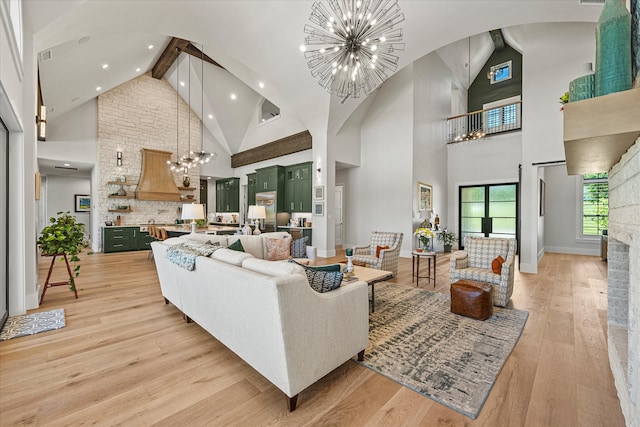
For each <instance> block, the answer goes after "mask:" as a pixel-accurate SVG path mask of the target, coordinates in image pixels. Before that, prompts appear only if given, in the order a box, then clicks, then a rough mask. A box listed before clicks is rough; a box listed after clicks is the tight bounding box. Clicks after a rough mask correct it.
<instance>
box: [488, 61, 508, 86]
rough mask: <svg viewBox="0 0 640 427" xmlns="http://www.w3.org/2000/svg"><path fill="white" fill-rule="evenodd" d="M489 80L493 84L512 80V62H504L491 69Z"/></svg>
mask: <svg viewBox="0 0 640 427" xmlns="http://www.w3.org/2000/svg"><path fill="white" fill-rule="evenodd" d="M489 79H490V80H491V84H495V83H500V82H503V81H505V80H509V79H511V61H507V62H503V63H502V64H498V65H494V66H493V67H491V70H490V71H489Z"/></svg>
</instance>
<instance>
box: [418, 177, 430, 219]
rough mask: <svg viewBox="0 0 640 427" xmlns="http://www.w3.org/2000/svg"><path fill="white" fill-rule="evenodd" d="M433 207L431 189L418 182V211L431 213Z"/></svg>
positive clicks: (427, 185)
mask: <svg viewBox="0 0 640 427" xmlns="http://www.w3.org/2000/svg"><path fill="white" fill-rule="evenodd" d="M432 206H433V187H431V186H430V185H429V184H425V183H423V182H418V211H421V212H422V211H431V210H432Z"/></svg>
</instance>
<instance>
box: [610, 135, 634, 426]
mask: <svg viewBox="0 0 640 427" xmlns="http://www.w3.org/2000/svg"><path fill="white" fill-rule="evenodd" d="M608 270H609V272H608V273H609V279H608V280H609V284H608V297H607V301H608V314H607V316H608V346H609V360H610V364H611V371H612V372H613V377H614V379H615V383H616V388H617V390H618V397H619V398H620V406H621V408H622V413H623V414H624V416H625V419H626V423H627V425H629V426H640V354H638V353H640V139H638V140H636V143H635V144H634V145H633V146H632V147H631V148H630V149H629V150H628V151H627V152H626V153H625V154H624V155H623V156H622V158H621V159H620V161H619V162H618V163H617V164H616V165H615V166H614V167H613V168H612V169H611V170H610V171H609V251H608Z"/></svg>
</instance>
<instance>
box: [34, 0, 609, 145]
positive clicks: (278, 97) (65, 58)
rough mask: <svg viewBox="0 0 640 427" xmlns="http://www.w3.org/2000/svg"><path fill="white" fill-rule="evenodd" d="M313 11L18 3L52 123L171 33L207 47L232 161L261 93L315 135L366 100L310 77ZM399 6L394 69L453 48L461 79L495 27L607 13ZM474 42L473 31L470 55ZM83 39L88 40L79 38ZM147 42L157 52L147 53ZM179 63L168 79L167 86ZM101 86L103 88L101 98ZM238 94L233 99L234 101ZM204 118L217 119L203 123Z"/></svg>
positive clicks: (196, 72)
mask: <svg viewBox="0 0 640 427" xmlns="http://www.w3.org/2000/svg"><path fill="white" fill-rule="evenodd" d="M312 4H313V1H309V0H299V1H286V0H281V1H261V0H246V1H232V0H227V1H223V0H220V1H189V0H183V1H154V0H146V1H142V0H133V1H124V0H123V1H121V0H111V1H101V0H93V1H82V0H64V1H61V0H29V1H24V2H23V6H24V12H25V16H24V18H25V25H27V26H28V27H31V28H32V29H33V31H34V44H35V49H36V51H38V52H41V51H43V50H48V49H51V53H52V59H51V60H48V61H40V65H41V69H40V72H41V75H40V78H41V83H42V90H43V98H44V101H45V104H46V105H47V107H48V108H49V109H50V111H49V118H50V119H55V117H56V115H60V114H63V113H65V112H68V111H70V110H71V109H73V108H75V106H76V105H81V104H82V103H84V102H86V101H87V100H89V99H91V98H93V97H95V96H97V95H98V94H99V93H100V92H104V91H108V90H110V89H112V88H114V87H116V86H118V85H120V84H122V83H124V82H126V81H128V80H130V79H132V78H134V77H136V76H137V75H139V73H143V72H146V71H149V70H150V68H151V67H152V66H153V64H154V63H155V61H156V59H157V58H158V56H159V55H160V53H161V52H162V50H163V49H164V47H165V46H166V44H167V42H168V41H169V39H170V37H172V36H176V37H179V38H183V39H186V40H190V41H192V42H193V43H194V44H195V45H197V46H201V45H202V44H204V51H205V53H206V54H207V55H208V56H210V57H211V58H213V59H214V60H216V61H217V62H218V63H220V64H222V65H223V66H224V67H225V69H226V70H228V71H226V70H223V69H220V68H218V67H215V66H212V65H210V64H205V67H204V92H205V100H204V116H205V120H204V123H205V125H206V126H207V128H208V129H209V131H210V132H211V134H212V135H213V136H214V138H215V139H216V140H218V142H219V143H220V144H221V145H222V146H223V147H225V149H226V150H228V153H229V154H233V153H236V152H237V151H239V150H240V145H241V141H242V138H243V136H244V133H245V131H246V125H247V124H248V121H249V120H250V119H251V117H252V116H253V114H255V111H256V108H257V105H258V103H259V101H260V100H261V99H262V97H265V98H267V99H269V100H270V101H271V102H273V103H274V104H276V105H278V106H279V107H280V108H282V109H284V108H286V109H287V110H290V111H293V112H294V113H295V114H296V115H297V119H298V120H299V121H300V122H302V123H303V124H304V125H305V126H306V127H307V128H308V129H309V130H310V131H311V133H312V135H313V134H314V133H317V134H327V133H328V132H331V131H334V130H338V129H340V128H341V127H342V125H343V124H344V123H345V122H346V121H347V120H348V119H349V117H351V115H352V114H353V113H354V111H356V109H357V107H358V106H359V105H360V104H361V103H362V101H363V98H360V99H352V100H349V101H347V103H345V104H344V105H340V104H339V100H338V99H333V98H332V97H331V96H330V95H329V94H328V93H327V92H325V91H324V90H323V89H322V88H321V87H320V86H319V85H318V83H317V81H316V79H315V78H313V77H312V76H311V74H310V72H309V70H308V67H307V64H306V62H305V60H304V57H303V56H302V55H301V53H300V51H299V46H300V45H301V44H302V42H303V40H304V34H303V27H304V25H305V23H306V22H307V20H308V18H309V15H310V11H311V6H312ZM399 4H400V7H401V8H402V11H403V12H404V14H405V18H406V19H405V21H404V22H402V23H401V24H400V27H401V28H402V29H403V33H404V40H403V41H404V43H406V49H405V51H404V52H400V55H399V56H400V61H399V69H400V68H402V67H404V66H406V65H408V64H410V63H412V62H413V61H415V60H417V59H419V58H420V57H422V56H424V55H426V54H428V53H430V52H432V51H434V50H437V49H440V48H442V47H444V46H447V47H446V48H444V49H441V50H440V51H439V54H440V56H441V57H442V58H443V60H444V61H445V62H447V64H448V65H449V66H450V67H451V69H452V70H453V72H454V73H455V74H456V75H457V76H458V78H459V80H460V82H461V83H463V84H464V83H467V82H468V79H469V68H467V67H466V66H465V64H466V63H467V62H469V59H471V77H472V79H471V80H473V76H474V75H475V74H477V72H478V70H479V69H480V68H481V67H482V65H483V64H484V62H485V61H486V58H488V56H489V55H490V54H491V51H492V44H491V41H490V38H489V37H488V33H487V32H488V31H489V30H492V29H496V28H503V29H505V28H507V27H514V28H510V29H508V30H506V31H505V38H506V40H507V42H508V43H509V44H511V45H512V46H513V47H514V48H516V49H518V50H520V49H521V46H519V43H520V42H519V40H521V38H522V34H521V32H520V30H519V29H518V28H519V27H516V26H518V25H521V24H528V23H536V22H572V21H573V22H582V21H586V22H594V21H596V20H597V18H598V15H599V14H600V11H601V6H591V5H581V4H580V3H579V1H578V0H556V1H544V0H494V1H477V0H457V1H450V0H442V1H436V0H428V1H418V0H415V1H403V0H400V1H399ZM469 36H475V37H472V38H471V58H470V57H469V56H470V55H469V51H468V44H469V41H468V40H469V39H468V37H469ZM83 37H89V40H88V41H87V42H86V43H79V41H80V40H81V39H82V38H83ZM452 43H453V45H452ZM149 44H153V45H154V48H153V49H151V50H150V49H148V48H147V47H148V45H149ZM449 45H451V46H449ZM188 58H189V57H188V56H187V55H186V54H183V55H181V58H180V64H181V65H180V67H181V70H180V77H181V79H183V76H184V77H187V73H186V69H187V68H188V66H189V60H188ZM104 63H108V64H109V68H108V69H106V70H103V69H102V68H101V67H102V64H104ZM138 67H139V68H141V71H140V72H136V68H138ZM175 67H176V65H175V64H174V66H172V67H171V69H170V70H169V71H168V72H167V74H166V76H165V78H166V79H167V81H168V82H169V83H170V84H172V85H175V80H176V76H175V74H176V73H175ZM183 67H184V70H183ZM190 68H191V72H190V75H191V86H192V89H191V105H192V109H193V110H194V111H195V112H196V113H197V114H198V115H200V112H201V107H200V105H201V104H200V102H201V101H200V95H199V94H200V93H201V92H202V83H201V75H202V72H201V66H200V61H199V60H198V59H195V58H192V59H191V67H190ZM259 82H264V85H265V86H264V88H261V87H259V86H258V83H259ZM97 86H101V87H102V90H101V91H96V87H97ZM231 91H233V92H234V93H236V96H237V99H236V100H235V101H234V102H231V100H230V98H229V96H230V93H231ZM180 93H181V95H182V97H183V98H184V99H185V100H188V96H189V95H188V92H187V90H186V88H182V87H181V89H180ZM74 99H75V101H74ZM51 109H53V111H51ZM209 112H211V114H213V115H214V119H209V118H208V114H209ZM205 148H206V147H205Z"/></svg>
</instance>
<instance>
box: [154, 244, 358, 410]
mask: <svg viewBox="0 0 640 427" xmlns="http://www.w3.org/2000/svg"><path fill="white" fill-rule="evenodd" d="M286 234H287V233H265V234H262V235H260V236H235V235H231V236H207V237H196V238H197V239H199V240H210V241H212V242H213V243H215V242H219V243H221V245H223V246H227V245H228V244H231V243H233V242H234V241H235V240H237V239H238V238H240V240H241V241H242V245H243V247H244V248H245V250H246V252H238V251H234V250H231V249H218V250H216V251H215V252H213V253H212V254H211V255H210V256H209V257H205V256H198V257H197V258H196V262H195V269H194V270H193V271H189V270H187V269H185V268H183V267H180V266H178V265H176V264H174V263H173V262H171V261H170V260H168V259H167V258H166V256H165V255H166V252H167V250H168V248H169V246H170V245H173V244H177V243H180V242H182V241H184V240H183V239H188V238H190V237H189V236H183V237H180V238H172V239H167V240H165V241H164V242H153V243H152V244H151V247H152V250H153V255H154V259H155V262H156V267H157V271H158V278H159V280H160V287H161V289H162V295H163V296H164V298H165V302H166V303H169V302H171V303H172V304H173V305H174V306H175V307H177V308H178V309H179V310H180V311H182V312H183V313H184V315H185V316H186V318H187V320H188V321H189V320H193V321H195V322H196V323H198V325H200V326H201V327H202V328H204V329H205V330H206V331H207V332H209V333H210V334H211V335H213V337H215V338H216V339H217V340H219V341H220V342H221V343H223V344H224V345H225V346H227V347H228V348H229V349H230V350H232V351H233V352H234V353H236V354H237V355H238V356H239V357H241V358H242V359H243V360H244V361H246V362H247V363H248V364H249V365H251V366H252V367H253V368H254V369H256V370H257V371H258V372H260V373H261V374H262V375H264V376H265V377H266V378H267V379H268V380H269V381H270V382H272V383H273V384H274V385H275V386H276V387H278V388H279V389H280V390H282V391H283V392H284V393H285V394H286V395H287V396H288V405H289V410H290V411H293V410H294V409H295V407H296V403H297V398H298V393H300V392H301V391H302V390H304V389H305V388H307V387H308V386H310V385H311V384H313V383H315V382H316V381H317V380H319V379H320V378H322V377H323V376H325V375H326V374H328V373H329V372H331V371H332V370H333V369H335V368H337V367H338V366H340V365H341V364H343V363H345V362H346V361H347V360H349V359H350V358H351V357H353V356H354V355H356V354H357V355H358V358H359V360H362V357H363V355H364V349H365V348H366V347H367V344H368V332H369V301H368V290H367V284H366V282H362V281H359V282H352V283H349V284H346V285H345V284H343V285H342V286H341V287H340V288H338V289H336V290H333V291H331V292H326V293H318V292H316V291H315V290H313V289H312V288H311V287H310V286H309V284H308V282H307V278H306V275H305V273H304V270H303V269H302V267H300V266H298V265H296V264H294V263H289V262H286V261H267V260H264V259H261V258H262V257H263V256H264V253H263V252H262V249H263V248H264V244H263V243H264V242H263V240H262V239H265V238H278V237H280V238H282V236H283V235H286Z"/></svg>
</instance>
